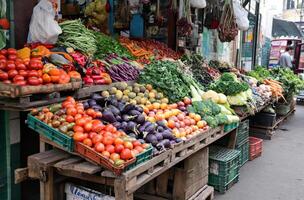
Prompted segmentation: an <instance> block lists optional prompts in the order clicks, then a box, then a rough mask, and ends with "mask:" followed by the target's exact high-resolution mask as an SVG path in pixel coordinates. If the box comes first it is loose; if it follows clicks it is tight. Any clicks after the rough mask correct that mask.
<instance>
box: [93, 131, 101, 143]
mask: <svg viewBox="0 0 304 200" xmlns="http://www.w3.org/2000/svg"><path fill="white" fill-rule="evenodd" d="M95 134H96V135H94V137H93V138H92V142H93V144H97V143H99V142H102V139H103V137H102V135H99V134H97V133H95Z"/></svg>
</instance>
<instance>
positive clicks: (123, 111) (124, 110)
mask: <svg viewBox="0 0 304 200" xmlns="http://www.w3.org/2000/svg"><path fill="white" fill-rule="evenodd" d="M134 109H135V105H133V104H127V105H126V106H125V107H124V108H123V110H122V113H128V112H129V111H130V110H134Z"/></svg>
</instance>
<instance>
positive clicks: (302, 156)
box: [215, 106, 304, 200]
mask: <svg viewBox="0 0 304 200" xmlns="http://www.w3.org/2000/svg"><path fill="white" fill-rule="evenodd" d="M281 129H284V130H279V131H277V132H276V135H275V136H273V139H272V140H268V141H267V140H266V141H264V144H263V148H264V149H263V154H262V157H260V158H257V159H256V160H253V161H249V162H247V163H246V164H245V165H244V166H243V167H242V168H241V171H240V181H239V182H238V183H237V184H236V185H234V186H233V187H232V188H231V189H230V190H229V191H227V192H226V193H225V194H224V195H221V194H216V197H215V200H304V106H297V111H296V113H295V115H293V116H292V117H290V118H289V119H288V121H287V122H286V123H285V124H284V125H283V126H282V127H281Z"/></svg>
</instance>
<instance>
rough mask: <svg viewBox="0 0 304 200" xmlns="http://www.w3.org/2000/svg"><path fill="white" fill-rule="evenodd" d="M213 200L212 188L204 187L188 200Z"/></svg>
mask: <svg viewBox="0 0 304 200" xmlns="http://www.w3.org/2000/svg"><path fill="white" fill-rule="evenodd" d="M212 199H214V188H213V187H211V186H208V185H206V186H205V187H203V188H201V189H200V190H199V191H198V192H197V193H195V194H194V195H193V196H192V197H190V198H189V199H188V200H212Z"/></svg>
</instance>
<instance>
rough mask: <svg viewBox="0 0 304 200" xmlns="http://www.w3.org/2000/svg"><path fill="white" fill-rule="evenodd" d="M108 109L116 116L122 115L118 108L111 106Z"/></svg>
mask: <svg viewBox="0 0 304 200" xmlns="http://www.w3.org/2000/svg"><path fill="white" fill-rule="evenodd" d="M108 109H110V110H111V112H112V113H113V114H114V115H120V111H119V109H118V108H116V107H115V106H113V105H110V106H108Z"/></svg>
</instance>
